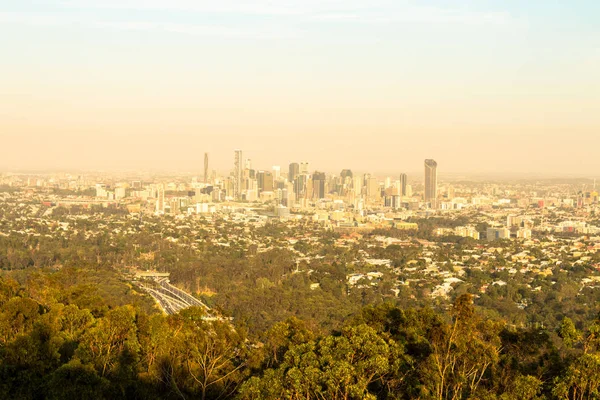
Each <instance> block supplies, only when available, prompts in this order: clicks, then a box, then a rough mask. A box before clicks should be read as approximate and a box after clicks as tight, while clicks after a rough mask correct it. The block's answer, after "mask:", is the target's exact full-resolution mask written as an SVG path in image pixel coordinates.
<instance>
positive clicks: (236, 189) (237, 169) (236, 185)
mask: <svg viewBox="0 0 600 400" xmlns="http://www.w3.org/2000/svg"><path fill="white" fill-rule="evenodd" d="M242 176H243V174H242V151H241V150H235V159H234V170H233V197H234V198H235V200H241V199H242Z"/></svg>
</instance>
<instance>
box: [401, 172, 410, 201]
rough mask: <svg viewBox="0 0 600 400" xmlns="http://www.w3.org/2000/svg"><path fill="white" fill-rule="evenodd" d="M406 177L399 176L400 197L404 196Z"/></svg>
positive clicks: (404, 175) (403, 175)
mask: <svg viewBox="0 0 600 400" xmlns="http://www.w3.org/2000/svg"><path fill="white" fill-rule="evenodd" d="M407 181H408V177H407V176H406V174H400V188H399V189H400V196H406V182H407Z"/></svg>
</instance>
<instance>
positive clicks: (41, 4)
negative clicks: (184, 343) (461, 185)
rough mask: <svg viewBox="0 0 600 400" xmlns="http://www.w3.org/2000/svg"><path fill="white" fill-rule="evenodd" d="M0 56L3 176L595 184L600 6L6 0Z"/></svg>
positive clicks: (542, 0)
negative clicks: (399, 177)
mask: <svg viewBox="0 0 600 400" xmlns="http://www.w3.org/2000/svg"><path fill="white" fill-rule="evenodd" d="M0 54H1V56H0V57H1V58H0V170H19V169H84V170H85V169H90V170H92V169H95V170H97V169H103V170H118V169H127V170H135V169H152V170H157V171H158V170H169V171H173V170H186V171H189V170H192V171H193V170H198V171H201V170H202V169H203V155H204V152H209V154H210V160H211V169H213V168H214V169H217V170H219V171H223V172H226V171H227V170H229V169H231V168H232V167H233V158H234V156H233V154H234V153H233V151H234V149H237V148H240V149H242V150H243V151H244V158H250V159H252V162H253V165H254V166H255V167H256V168H265V169H266V168H270V167H271V166H272V165H282V166H287V164H288V163H289V162H292V161H308V162H310V165H311V168H313V169H318V170H324V171H327V172H339V171H341V169H343V168H351V169H353V170H358V171H365V172H366V171H371V172H386V173H395V172H398V173H399V172H401V171H421V169H422V165H423V160H424V159H426V158H433V159H436V160H437V162H438V165H439V170H440V172H447V173H464V174H495V175H501V174H504V173H506V174H521V173H523V174H540V175H548V176H563V175H578V176H581V177H590V176H600V156H599V155H600V152H599V149H600V2H598V1H597V0H528V1H522V0H504V1H500V0H452V1H450V0H418V1H416V0H415V1H408V0H406V1H405V0H360V1H359V0H270V1H269V0H238V1H234V0H219V1H205V0H0ZM283 169H285V168H283Z"/></svg>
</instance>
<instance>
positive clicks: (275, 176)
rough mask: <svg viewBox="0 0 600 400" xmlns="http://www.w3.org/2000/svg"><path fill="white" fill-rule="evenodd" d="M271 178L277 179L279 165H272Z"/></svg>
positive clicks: (279, 174)
mask: <svg viewBox="0 0 600 400" xmlns="http://www.w3.org/2000/svg"><path fill="white" fill-rule="evenodd" d="M272 170H273V179H275V180H276V181H277V180H279V177H280V176H281V167H280V166H279V165H273V168H272Z"/></svg>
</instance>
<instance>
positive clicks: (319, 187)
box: [312, 172, 327, 199]
mask: <svg viewBox="0 0 600 400" xmlns="http://www.w3.org/2000/svg"><path fill="white" fill-rule="evenodd" d="M326 179H327V177H326V176H325V173H323V172H315V173H314V174H313V176H312V183H313V199H324V198H325V180H326Z"/></svg>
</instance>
